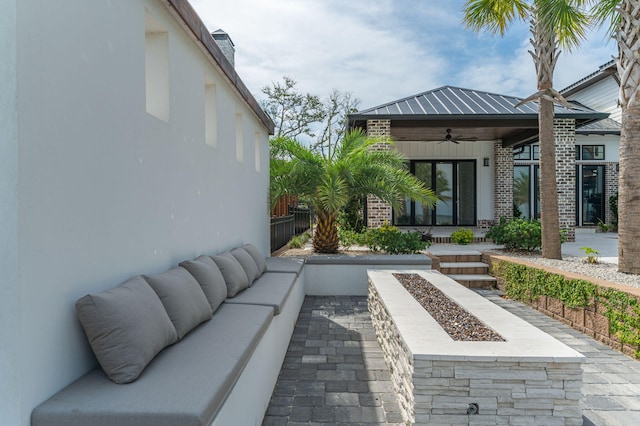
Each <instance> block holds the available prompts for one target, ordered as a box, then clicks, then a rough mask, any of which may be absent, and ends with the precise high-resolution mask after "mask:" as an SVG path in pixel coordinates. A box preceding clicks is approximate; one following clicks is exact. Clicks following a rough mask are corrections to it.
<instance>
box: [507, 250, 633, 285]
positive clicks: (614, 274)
mask: <svg viewBox="0 0 640 426" xmlns="http://www.w3.org/2000/svg"><path fill="white" fill-rule="evenodd" d="M503 254H505V255H507V256H513V257H519V258H522V259H525V260H527V261H528V262H531V263H536V264H538V265H543V266H549V267H552V268H557V269H562V270H563V271H569V272H574V273H576V274H582V275H587V276H590V277H594V278H599V279H601V280H605V281H609V282H613V283H618V284H623V285H628V286H630V287H639V288H640V276H639V275H633V274H625V273H622V272H618V265H615V264H611V263H596V264H590V263H586V262H585V261H584V258H582V257H575V256H563V258H562V260H556V259H544V258H542V256H540V254H527V253H517V254H516V253H503Z"/></svg>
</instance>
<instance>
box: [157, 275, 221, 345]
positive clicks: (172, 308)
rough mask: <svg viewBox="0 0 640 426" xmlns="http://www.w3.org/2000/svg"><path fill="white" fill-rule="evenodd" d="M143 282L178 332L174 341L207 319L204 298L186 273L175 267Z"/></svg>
mask: <svg viewBox="0 0 640 426" xmlns="http://www.w3.org/2000/svg"><path fill="white" fill-rule="evenodd" d="M144 278H145V279H146V280H147V282H148V283H149V285H150V286H151V288H152V289H153V290H154V291H155V292H156V294H157V295H158V297H159V298H160V300H161V301H162V304H163V305H164V308H165V309H166V310H167V313H168V314H169V318H171V322H172V323H173V325H174V326H175V328H176V331H177V332H178V339H182V338H183V337H184V336H185V335H186V334H187V333H188V332H190V331H191V330H193V329H194V328H196V327H197V326H198V324H200V323H202V322H204V321H207V320H209V319H211V315H212V314H213V311H212V310H211V306H209V301H208V300H207V296H205V294H204V292H203V291H202V287H200V284H198V281H196V279H195V278H193V275H191V274H190V273H189V271H187V270H186V269H184V268H181V267H179V266H178V267H176V268H173V269H171V270H169V271H167V272H163V273H162V274H156V275H144Z"/></svg>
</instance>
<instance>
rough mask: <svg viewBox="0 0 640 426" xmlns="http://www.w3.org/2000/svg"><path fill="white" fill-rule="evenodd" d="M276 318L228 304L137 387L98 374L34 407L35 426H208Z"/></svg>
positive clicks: (162, 357)
mask: <svg viewBox="0 0 640 426" xmlns="http://www.w3.org/2000/svg"><path fill="white" fill-rule="evenodd" d="M272 319H273V309H272V308H271V307H266V306H265V307H263V306H249V305H231V304H223V305H221V306H220V308H219V309H218V310H217V311H216V313H215V314H214V315H213V318H212V319H211V320H210V321H208V322H205V323H203V324H201V325H200V326H199V327H197V328H196V329H194V330H193V331H192V332H191V333H189V334H188V335H186V336H185V338H184V339H182V340H181V341H180V342H179V343H178V344H175V345H173V346H170V347H168V348H166V349H165V350H164V351H162V352H160V353H159V354H158V356H157V357H156V358H155V359H154V360H153V361H152V362H151V363H150V364H149V365H148V366H147V368H146V369H145V370H144V371H143V372H142V374H141V375H140V376H139V377H138V379H137V380H136V381H135V382H133V383H129V384H126V385H118V384H115V383H113V382H112V381H110V380H109V379H108V378H107V377H106V376H105V375H104V373H103V372H102V370H100V369H95V370H93V371H91V372H89V373H88V374H86V375H85V376H83V377H81V378H80V379H79V380H77V381H75V382H74V383H72V384H71V385H69V386H67V387H66V388H64V389H63V390H61V391H60V392H58V393H57V394H56V395H54V396H53V397H51V398H50V399H49V400H48V401H45V402H44V403H43V404H41V405H40V406H39V407H37V408H36V409H35V410H34V411H33V414H32V425H34V426H40V425H48V426H58V425H60V426H62V425H65V426H68V425H87V424H90V425H93V426H103V425H104V426H107V425H119V426H126V425H136V426H143V425H150V426H151V425H154V426H163V425H167V426H169V425H171V426H174V425H198V426H200V425H209V424H210V423H211V421H212V420H213V419H214V417H215V416H216V414H217V413H218V411H219V410H220V408H221V407H222V405H223V403H224V401H225V399H226V398H227V396H228V394H229V392H230V391H231V389H232V388H233V386H234V384H235V382H236V381H237V379H238V377H239V376H240V374H241V373H242V370H243V369H244V367H245V365H246V363H247V362H248V360H249V358H250V357H251V355H252V353H253V351H254V350H255V348H256V346H257V345H258V343H259V342H260V339H261V338H262V336H263V335H264V333H265V331H266V330H267V328H268V326H269V324H270V323H271V320H272Z"/></svg>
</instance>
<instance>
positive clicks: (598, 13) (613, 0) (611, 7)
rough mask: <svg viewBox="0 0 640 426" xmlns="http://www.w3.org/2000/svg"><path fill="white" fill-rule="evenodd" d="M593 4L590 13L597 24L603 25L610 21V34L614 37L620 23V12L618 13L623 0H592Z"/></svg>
mask: <svg viewBox="0 0 640 426" xmlns="http://www.w3.org/2000/svg"><path fill="white" fill-rule="evenodd" d="M590 3H592V4H593V6H592V8H591V10H590V13H591V15H592V16H593V19H594V22H595V23H596V25H603V24H604V23H605V22H608V23H609V34H610V35H611V36H612V37H613V35H614V34H615V32H616V29H617V28H618V27H619V25H620V14H619V13H618V7H619V6H620V3H622V1H621V0H591V1H590Z"/></svg>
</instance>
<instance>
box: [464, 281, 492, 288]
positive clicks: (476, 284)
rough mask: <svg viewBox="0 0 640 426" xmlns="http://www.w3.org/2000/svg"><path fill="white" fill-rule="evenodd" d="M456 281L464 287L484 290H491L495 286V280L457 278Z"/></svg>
mask: <svg viewBox="0 0 640 426" xmlns="http://www.w3.org/2000/svg"><path fill="white" fill-rule="evenodd" d="M458 283H459V284H460V285H462V286H464V287H466V288H479V289H484V290H493V289H495V288H496V282H495V281H476V280H473V281H465V280H458Z"/></svg>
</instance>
